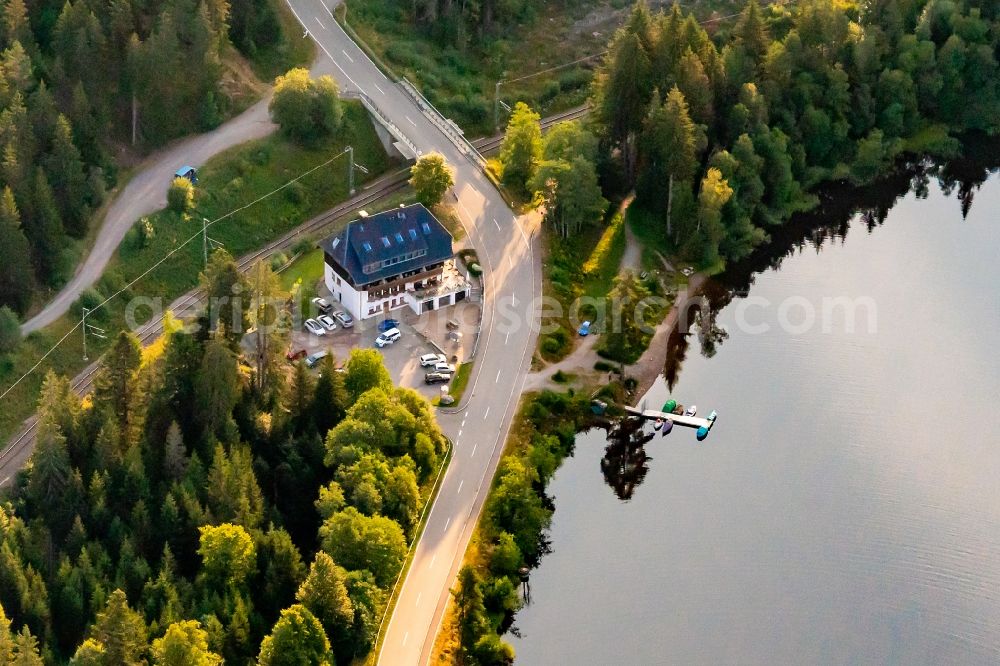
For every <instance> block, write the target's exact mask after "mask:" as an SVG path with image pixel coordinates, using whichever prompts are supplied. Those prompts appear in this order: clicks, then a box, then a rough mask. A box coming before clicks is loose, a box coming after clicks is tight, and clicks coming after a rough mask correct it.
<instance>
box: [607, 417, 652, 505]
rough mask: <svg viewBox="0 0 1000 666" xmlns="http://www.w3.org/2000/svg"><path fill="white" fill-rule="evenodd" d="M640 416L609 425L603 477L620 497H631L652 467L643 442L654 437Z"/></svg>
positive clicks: (624, 498)
mask: <svg viewBox="0 0 1000 666" xmlns="http://www.w3.org/2000/svg"><path fill="white" fill-rule="evenodd" d="M643 424H644V421H643V419H640V418H623V419H621V420H619V421H618V422H617V423H615V424H614V425H613V426H611V427H610V428H609V429H608V445H607V447H606V448H605V449H604V457H603V458H601V471H602V472H604V480H605V481H606V482H607V484H608V485H609V486H611V488H612V489H613V490H614V491H615V495H617V496H618V499H620V500H626V501H627V500H630V499H632V494H633V493H634V492H635V488H636V486H638V485H639V484H640V483H642V480H643V479H644V478H645V477H646V472H647V471H649V467H648V466H647V464H646V463H647V462H648V461H649V456H648V455H646V450H645V448H644V445H645V444H646V442H648V441H649V440H651V439H653V437H654V436H655V432H654V433H647V432H646V431H645V429H644V428H643Z"/></svg>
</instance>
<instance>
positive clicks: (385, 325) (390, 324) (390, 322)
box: [378, 319, 399, 333]
mask: <svg viewBox="0 0 1000 666" xmlns="http://www.w3.org/2000/svg"><path fill="white" fill-rule="evenodd" d="M390 328H399V322H398V321H396V320H395V319H386V320H385V321H380V322H379V324H378V330H380V331H381V332H383V333H385V332H386V331H388V330H389V329H390Z"/></svg>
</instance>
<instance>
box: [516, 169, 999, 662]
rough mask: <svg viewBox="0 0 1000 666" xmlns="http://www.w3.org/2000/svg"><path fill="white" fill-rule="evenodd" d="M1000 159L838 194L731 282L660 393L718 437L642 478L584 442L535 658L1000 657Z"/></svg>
mask: <svg viewBox="0 0 1000 666" xmlns="http://www.w3.org/2000/svg"><path fill="white" fill-rule="evenodd" d="M986 152H987V153H989V152H990V151H986ZM993 154H994V155H996V154H997V153H996V152H993ZM993 159H994V160H996V157H994V158H993ZM993 164H994V165H995V164H996V162H995V161H994V162H993ZM990 166H991V165H990V164H989V163H986V164H984V163H982V162H977V161H975V160H965V161H962V162H958V163H955V164H953V165H950V166H949V167H948V168H947V169H945V170H944V171H943V174H944V177H945V179H946V181H947V182H946V183H945V188H944V189H946V190H947V191H944V190H943V189H942V186H941V184H940V183H939V182H938V179H937V175H936V174H934V173H928V172H927V171H926V168H924V169H918V171H919V172H920V174H919V175H918V176H917V177H915V178H913V179H912V181H911V180H910V176H911V175H912V174H906V175H904V176H901V177H898V178H895V179H894V181H893V182H891V183H888V184H883V185H882V186H880V187H879V188H870V189H869V190H866V191H864V192H861V193H858V192H852V191H850V190H848V191H847V192H848V195H844V194H843V193H842V194H840V195H834V196H832V197H831V198H830V199H829V200H827V202H826V204H825V205H824V208H823V210H821V211H819V212H818V213H816V214H815V215H813V216H812V217H811V218H804V219H803V220H800V221H797V222H796V224H793V225H790V227H789V229H788V230H782V232H781V233H782V234H783V237H781V238H779V237H776V238H775V248H774V249H772V250H769V252H770V253H771V254H770V255H765V256H758V257H754V258H752V259H751V260H750V261H748V262H747V263H746V265H744V266H737V267H733V268H732V269H731V270H730V272H729V274H728V275H724V276H722V277H721V278H720V279H719V281H718V282H717V283H716V284H714V285H712V287H711V288H710V289H709V290H708V293H709V298H710V302H711V307H710V308H707V309H705V310H704V312H705V313H706V316H704V317H702V318H701V321H700V322H698V323H696V324H695V325H694V326H693V327H692V331H691V332H690V334H689V335H683V334H678V335H676V336H675V338H674V340H673V343H672V345H671V351H670V357H669V359H668V361H667V363H666V367H665V373H664V376H665V377H668V378H669V379H670V380H671V383H672V384H673V385H672V387H671V389H669V390H668V385H667V381H666V380H665V379H663V378H661V380H660V381H658V382H657V384H656V385H655V386H654V387H653V388H652V389H651V390H650V391H649V393H648V394H647V398H646V401H647V403H648V406H649V407H652V408H656V409H659V408H660V405H662V404H663V402H664V401H665V400H666V399H667V397H674V398H676V399H677V400H678V401H679V402H681V403H684V404H689V403H696V404H697V405H698V406H699V414H700V415H704V414H707V413H708V412H709V411H710V410H713V409H714V410H717V411H718V413H719V420H718V422H717V424H716V426H715V428H714V429H713V430H712V432H711V434H710V436H709V437H708V439H707V440H706V441H704V442H697V441H696V439H695V436H694V432H693V431H690V430H686V429H683V428H680V427H675V428H674V430H673V432H672V433H670V435H668V436H665V437H661V435H660V433H655V436H654V437H653V438H652V439H651V440H650V441H649V442H647V443H646V444H645V446H644V447H643V451H644V453H645V455H646V456H648V460H645V461H642V460H641V454H640V455H639V456H638V458H636V456H635V455H633V456H632V459H631V460H630V461H628V462H630V463H631V464H630V465H627V466H626V467H625V469H626V473H625V478H624V479H623V478H622V474H621V471H622V469H623V466H622V464H621V463H622V461H621V459H620V458H619V457H618V456H619V455H620V454H621V453H622V451H623V450H626V449H625V448H624V445H617V446H615V445H612V446H611V448H610V450H608V451H606V448H607V447H609V440H608V436H607V434H606V433H605V432H604V431H603V430H592V431H589V432H586V433H581V434H580V435H579V436H578V438H577V444H576V450H575V454H574V457H572V458H568V459H567V460H566V461H565V463H564V464H563V466H562V468H561V469H560V470H559V471H558V472H557V474H556V476H555V478H554V480H553V481H552V483H551V484H550V487H549V495H550V496H551V497H552V498H553V500H554V502H555V506H556V511H555V515H554V517H553V523H552V528H551V530H550V532H549V533H548V535H547V538H548V539H549V540H550V542H551V551H552V552H551V553H549V554H547V555H545V556H544V557H543V558H542V560H541V562H540V564H539V566H538V568H536V569H535V570H534V571H533V572H532V574H531V600H530V603H529V604H528V605H526V607H525V608H524V609H523V610H522V611H521V612H519V613H518V614H517V617H516V619H515V623H514V626H515V630H516V632H517V633H519V634H520V636H519V637H518V636H508V637H507V638H508V640H510V641H511V642H512V643H513V645H514V647H515V649H516V651H517V657H518V663H520V664H559V663H567V664H601V665H605V664H996V663H1000V405H998V404H997V403H998V401H1000V352H998V350H1000V177H998V176H997V175H996V173H995V171H994V172H992V175H991V172H990V169H989V168H990ZM918 194H919V195H920V196H918ZM845 196H850V202H849V203H848V202H845ZM963 209H966V210H967V212H968V214H967V216H966V217H964V218H963ZM845 297H846V301H845ZM835 298H840V299H841V301H839V302H849V303H851V304H852V305H853V306H855V307H854V311H855V313H856V314H857V315H858V316H857V317H856V318H855V321H854V331H853V332H850V331H848V330H847V329H848V328H849V326H848V324H849V322H848V321H847V318H846V317H845V316H844V315H843V312H844V311H843V309H839V310H838V309H836V308H834V309H833V311H832V312H829V313H827V314H829V315H830V316H828V317H824V312H823V304H824V303H825V302H826V303H830V302H833V303H837V301H830V299H835ZM872 311H873V313H874V321H873V322H872V323H873V326H871V327H869V321H868V320H867V319H868V315H869V313H870V312H872ZM708 312H712V315H711V316H709V315H708V314H707V313H708ZM810 312H811V313H812V315H813V316H814V322H813V323H812V325H808V324H809V313H810ZM764 328H766V330H763V329H764ZM698 331H704V332H707V333H708V334H707V335H706V336H703V341H701V340H700V339H699V336H698V335H696V332H698ZM723 331H724V332H723ZM709 356H710V357H709ZM648 432H650V433H652V428H648ZM633 453H634V452H633ZM605 457H607V460H606V461H605V464H604V465H603V468H602V458H605ZM636 463H640V464H636ZM605 472H607V474H605ZM606 476H607V479H606ZM609 482H610V485H609ZM622 498H626V499H622Z"/></svg>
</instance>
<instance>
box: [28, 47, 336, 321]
mask: <svg viewBox="0 0 1000 666" xmlns="http://www.w3.org/2000/svg"><path fill="white" fill-rule="evenodd" d="M331 71H332V66H331V63H330V61H329V59H328V58H326V57H325V56H323V55H322V54H321V55H320V56H318V57H317V59H316V61H315V62H314V63H313V66H312V74H313V75H314V76H317V75H320V74H329V73H331ZM270 100H271V93H270V92H268V93H267V95H266V96H265V97H264V99H262V100H260V101H259V102H257V103H256V104H254V105H253V106H251V107H250V108H249V109H247V110H246V111H244V112H243V113H241V114H240V115H238V116H236V117H235V118H232V119H230V120H228V121H226V122H225V123H223V124H222V125H220V126H219V127H217V128H216V129H214V130H212V131H211V132H208V133H206V134H199V135H197V136H192V137H188V138H186V139H181V140H180V141H178V142H176V143H174V144H171V145H170V146H168V147H166V148H163V149H162V150H159V151H157V152H156V153H153V154H152V155H150V156H149V157H147V158H146V159H145V160H144V161H143V163H142V165H141V166H140V167H139V169H138V171H137V172H136V173H135V175H134V176H132V178H131V180H129V181H128V183H127V184H126V185H125V186H124V187H122V188H121V190H119V191H118V193H117V194H116V195H115V198H114V201H113V202H112V203H111V206H109V207H108V211H107V214H106V215H105V216H104V220H102V222H101V229H100V231H99V232H98V234H97V238H96V239H95V240H94V246H93V247H92V248H91V249H90V252H89V253H88V254H87V256H86V257H85V258H84V260H83V263H81V264H80V265H79V266H78V267H77V269H76V273H75V274H74V275H73V277H72V279H70V281H69V282H67V283H66V285H65V286H64V287H63V288H62V290H61V291H60V292H59V293H58V294H56V296H55V297H54V298H53V299H52V300H51V301H49V303H48V304H46V306H45V307H44V308H42V310H41V311H40V312H39V313H38V314H36V315H35V316H33V317H32V318H31V319H29V320H28V321H27V322H25V323H24V324H23V325H22V326H21V333H22V334H23V335H27V334H28V333H31V332H32V331H37V330H38V329H40V328H44V327H46V326H48V325H49V324H51V323H52V322H54V321H56V320H57V319H59V318H60V317H61V316H63V315H64V314H65V313H66V312H67V311H68V310H69V308H70V306H71V305H72V304H73V303H74V302H75V301H76V299H78V298H79V297H80V294H82V293H83V292H84V291H85V290H87V289H88V288H90V287H91V286H92V285H93V284H94V283H95V282H97V280H99V279H100V277H101V274H102V273H103V272H104V268H105V267H106V266H107V265H108V262H109V261H110V260H111V257H113V256H114V253H115V250H117V249H118V245H119V244H121V242H122V239H123V238H125V234H127V233H128V231H129V229H131V228H132V225H133V224H135V222H136V221H137V220H138V219H139V218H141V217H142V216H143V215H149V214H151V213H155V212H156V211H158V210H160V209H162V208H164V207H166V205H167V188H168V187H169V185H170V181H171V180H172V179H173V175H174V172H175V171H176V170H177V169H179V168H180V167H182V166H185V165H190V166H195V167H198V166H202V165H203V164H204V163H205V162H207V161H208V160H209V159H210V158H212V157H213V156H215V155H217V154H219V153H221V152H223V151H224V150H227V149H229V148H232V147H233V146H237V145H239V144H241V143H245V142H247V141H251V140H253V139H259V138H261V137H265V136H267V135H268V134H270V133H271V132H273V131H274V130H275V128H276V125H275V124H274V123H272V122H271V118H270V116H269V114H268V111H267V105H268V103H269V102H270Z"/></svg>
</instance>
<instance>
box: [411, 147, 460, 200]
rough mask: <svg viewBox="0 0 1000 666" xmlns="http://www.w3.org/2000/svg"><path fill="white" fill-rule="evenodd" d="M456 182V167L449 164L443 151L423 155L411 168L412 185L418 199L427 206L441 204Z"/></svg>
mask: <svg viewBox="0 0 1000 666" xmlns="http://www.w3.org/2000/svg"><path fill="white" fill-rule="evenodd" d="M454 184H455V172H454V169H452V168H451V167H450V166H448V163H447V162H446V161H445V159H444V156H443V155H441V153H427V154H426V155H421V156H420V157H419V158H418V159H417V161H416V163H415V164H414V165H413V166H412V167H411V168H410V185H411V186H412V187H413V189H414V190H415V191H416V193H417V201H419V202H420V203H422V204H423V205H425V206H435V205H437V204H439V203H440V202H441V199H442V198H443V197H444V193H445V192H447V191H448V188H449V187H451V186H453V185H454Z"/></svg>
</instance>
